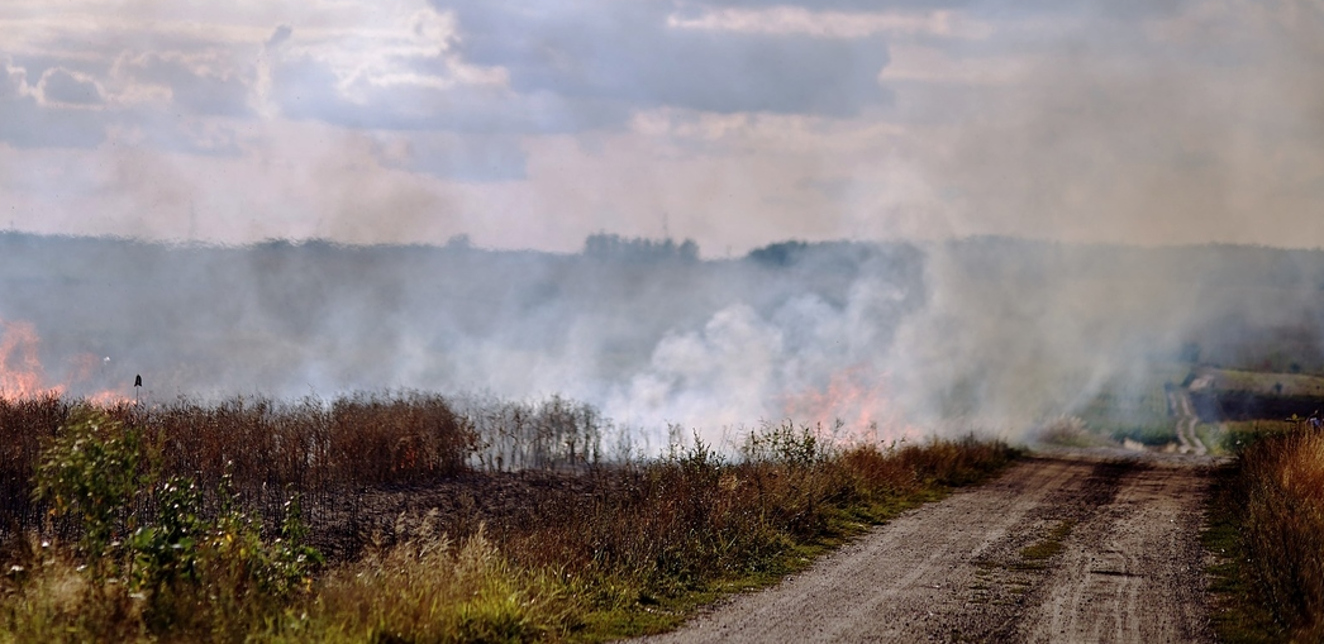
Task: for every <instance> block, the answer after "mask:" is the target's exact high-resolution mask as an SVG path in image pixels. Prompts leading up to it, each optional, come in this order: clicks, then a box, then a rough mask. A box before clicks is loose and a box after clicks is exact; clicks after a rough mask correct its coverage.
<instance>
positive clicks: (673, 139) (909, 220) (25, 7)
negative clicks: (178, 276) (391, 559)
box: [0, 0, 1324, 257]
mask: <svg viewBox="0 0 1324 644" xmlns="http://www.w3.org/2000/svg"><path fill="white" fill-rule="evenodd" d="M0 68H2V69H0V227H5V228H9V229H14V230H22V231H30V232H37V233H58V234H75V235H117V236H128V237H138V238H144V239H151V240H168V241H184V240H192V241H203V242H209V243H221V244H242V243H250V242H255V241H260V240H264V239H271V238H286V239H296V240H299V239H310V238H320V239H329V240H334V241H339V242H347V243H425V244H443V243H446V242H447V241H448V240H450V239H452V238H454V237H455V236H457V235H468V237H469V239H470V240H471V241H472V243H474V244H476V245H479V246H483V247H490V248H536V249H543V250H551V251H575V250H578V249H579V248H581V247H582V244H583V240H584V238H585V237H586V236H587V235H590V234H593V233H596V232H610V233H617V234H622V235H627V236H647V237H662V236H667V235H669V236H672V237H675V238H692V239H694V240H695V241H697V242H698V243H699V245H700V248H701V252H702V254H703V255H704V256H705V257H721V256H726V255H731V254H741V253H744V252H747V251H748V250H750V249H751V248H756V247H759V246H762V245H764V244H767V243H771V242H776V241H781V240H786V239H806V240H825V239H841V238H849V239H879V240H892V239H918V240H932V239H945V238H953V237H965V236H971V235H1010V236H1018V237H1029V238H1036V239H1054V240H1063V241H1070V242H1108V243H1113V242H1116V243H1128V244H1147V245H1154V244H1186V243H1205V242H1211V241H1213V242H1232V243H1248V244H1267V245H1274V246H1289V247H1308V248H1313V247H1319V246H1322V245H1324V73H1321V72H1320V70H1321V69H1324V0H1267V1H1263V2H1261V1H1250V0H1246V1H1243V0H1098V1H1091V0H1054V1H1051V2H1050V1H1047V0H1018V1H1011V0H894V1H886V0H884V1H875V2H864V1H862V0H819V1H816V2H808V1H805V2H800V3H796V2H794V1H793V0H792V1H788V2H777V1H776V0H573V1H551V0H509V1H503V2H489V1H483V0H457V1H449V0H432V1H429V0H300V1H297V2H295V1H275V0H230V1H227V2H216V1H205V0H179V1H173V2H163V1H160V0H121V1H107V0H61V1H60V2H50V1H49V0H6V1H5V2H4V3H0Z"/></svg>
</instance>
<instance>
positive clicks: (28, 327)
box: [0, 320, 130, 407]
mask: <svg viewBox="0 0 1324 644" xmlns="http://www.w3.org/2000/svg"><path fill="white" fill-rule="evenodd" d="M40 346H41V338H40V337H39V336H38V335H37V330H36V328H35V327H33V326H32V324H31V323H29V322H23V321H17V322H8V321H5V320H0V400H5V401H8V402H17V401H20V400H32V399H35V398H48V397H49V398H58V397H59V396H62V395H64V393H65V391H67V389H68V387H67V386H66V385H63V384H54V385H48V384H46V372H45V370H44V369H43V368H42V365H41V359H40V358H39V357H38V355H37V349H38V347H40ZM83 362H86V360H85V359H84V360H83ZM81 377H86V376H85V375H84V376H81ZM84 400H86V402H88V403H91V404H93V405H97V406H101V407H109V406H114V405H120V404H125V403H127V402H130V399H129V398H126V397H125V396H122V395H120V394H117V393H115V392H113V391H102V392H98V393H95V394H92V395H90V396H87V397H85V398H84Z"/></svg>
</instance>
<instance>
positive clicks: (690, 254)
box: [584, 233, 699, 262]
mask: <svg viewBox="0 0 1324 644" xmlns="http://www.w3.org/2000/svg"><path fill="white" fill-rule="evenodd" d="M584 256H585V257H594V258H598V259H612V260H618V261H630V262H657V261H674V260H681V261H687V262H689V261H696V260H697V259H698V258H699V245H698V244H696V243H695V242H694V240H692V239H686V240H685V241H684V242H682V243H680V244H677V243H676V242H675V241H674V240H672V239H663V240H653V239H646V238H643V237H634V238H626V237H621V236H620V235H615V234H606V233H598V234H595V235H589V236H588V238H587V239H585V240H584Z"/></svg>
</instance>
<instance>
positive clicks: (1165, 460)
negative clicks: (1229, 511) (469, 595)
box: [646, 452, 1213, 643]
mask: <svg viewBox="0 0 1324 644" xmlns="http://www.w3.org/2000/svg"><path fill="white" fill-rule="evenodd" d="M1209 463H1210V461H1209V459H1207V458H1196V457H1175V456H1167V457H1164V456H1159V455H1154V454H1143V455H1129V456H1122V455H1120V454H1117V453H1112V452H1109V453H1104V454H1099V453H1095V454H1080V453H1069V452H1064V453H1058V454H1055V455H1040V456H1038V457H1034V458H1030V459H1028V460H1026V461H1024V462H1022V463H1020V464H1018V465H1016V466H1014V467H1013V468H1011V469H1010V470H1009V471H1007V472H1006V473H1005V474H1003V475H1002V476H1001V477H1000V478H998V479H997V480H995V481H993V482H990V483H988V484H985V485H983V486H980V487H978V488H973V489H969V490H963V491H960V492H957V493H956V494H953V495H952V496H951V497H949V498H948V499H946V500H944V501H942V502H940V503H934V504H930V505H927V506H923V507H921V508H917V509H915V510H912V511H910V512H908V513H906V514H904V515H902V516H901V517H898V518H897V519H896V520H894V521H892V522H891V523H888V524H887V525H885V526H882V527H880V528H878V529H876V530H875V531H873V532H872V533H870V534H869V535H867V536H865V537H864V538H862V539H860V540H858V541H855V542H853V543H852V544H850V545H848V546H846V547H844V548H842V549H841V550H839V551H837V552H836V553H833V554H832V555H830V556H828V557H825V558H824V559H822V560H821V561H819V562H817V563H815V564H814V565H813V566H812V567H811V568H809V569H808V570H806V571H804V572H802V573H801V574H799V575H797V576H795V577H793V578H789V579H787V580H785V581H784V582H783V583H781V584H780V585H778V586H776V587H774V588H770V589H768V590H765V591H761V592H757V593H749V594H745V595H740V596H738V597H736V598H734V599H732V600H730V601H728V602H725V603H723V604H721V605H719V606H717V607H715V608H713V609H712V610H711V611H709V612H707V613H705V614H703V615H700V616H699V617H697V618H695V619H694V620H692V621H691V622H690V623H689V624H687V625H686V626H685V627H683V628H682V629H680V630H678V631H675V632H672V633H668V634H665V635H662V636H657V637H653V638H648V639H647V640H646V641H649V642H659V643H660V642H711V641H722V642H924V641H934V642H966V641H995V642H1212V641H1213V637H1212V633H1211V631H1210V627H1209V623H1208V612H1207V609H1206V606H1205V604H1204V587H1205V578H1204V574H1203V564H1202V560H1203V552H1202V550H1201V547H1200V543H1199V528H1200V522H1201V512H1202V503H1203V499H1204V495H1205V488H1206V475H1207V465H1208V464H1209Z"/></svg>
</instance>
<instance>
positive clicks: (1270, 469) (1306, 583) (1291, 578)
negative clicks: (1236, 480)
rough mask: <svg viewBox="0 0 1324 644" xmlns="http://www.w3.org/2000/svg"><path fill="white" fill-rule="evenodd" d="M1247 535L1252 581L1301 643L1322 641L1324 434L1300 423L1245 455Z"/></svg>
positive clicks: (1249, 448)
mask: <svg viewBox="0 0 1324 644" xmlns="http://www.w3.org/2000/svg"><path fill="white" fill-rule="evenodd" d="M1241 486H1242V488H1243V493H1244V495H1245V519H1244V524H1243V528H1242V530H1243V537H1242V538H1243V540H1244V543H1245V550H1246V554H1247V556H1248V559H1249V561H1250V567H1251V572H1252V575H1253V578H1254V579H1255V581H1256V582H1257V586H1258V587H1259V589H1260V591H1261V593H1262V595H1263V598H1264V599H1265V601H1266V602H1267V603H1268V605H1269V607H1270V609H1271V610H1272V612H1273V613H1274V615H1275V616H1276V617H1277V618H1278V620H1279V621H1280V622H1281V623H1283V624H1284V625H1286V626H1287V627H1288V628H1289V629H1290V630H1291V631H1292V632H1293V633H1295V634H1296V637H1297V638H1298V639H1300V640H1302V641H1320V640H1321V639H1324V548H1321V546H1320V535H1324V433H1321V432H1319V431H1318V430H1311V429H1307V428H1306V427H1304V426H1303V427H1301V428H1300V429H1298V430H1297V431H1293V432H1290V433H1286V434H1280V435H1277V436H1271V437H1267V438H1264V439H1262V440H1260V441H1257V442H1256V443H1254V444H1252V445H1250V446H1249V447H1248V448H1246V449H1245V450H1244V451H1243V452H1242V455H1241Z"/></svg>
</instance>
